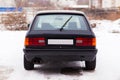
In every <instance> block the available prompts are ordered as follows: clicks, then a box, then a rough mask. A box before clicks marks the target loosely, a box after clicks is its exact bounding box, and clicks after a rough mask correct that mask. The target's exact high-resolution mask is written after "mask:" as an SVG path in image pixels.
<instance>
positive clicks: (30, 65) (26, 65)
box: [24, 56, 34, 70]
mask: <svg viewBox="0 0 120 80" xmlns="http://www.w3.org/2000/svg"><path fill="white" fill-rule="evenodd" d="M24 68H25V69H26V70H33V69H34V63H32V62H29V61H27V59H26V58H25V56H24Z"/></svg>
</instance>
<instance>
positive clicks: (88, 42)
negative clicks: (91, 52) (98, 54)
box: [76, 38, 96, 46]
mask: <svg viewBox="0 0 120 80" xmlns="http://www.w3.org/2000/svg"><path fill="white" fill-rule="evenodd" d="M76 46H96V38H76Z"/></svg>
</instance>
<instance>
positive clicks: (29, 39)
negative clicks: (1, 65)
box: [24, 10, 97, 70]
mask: <svg viewBox="0 0 120 80" xmlns="http://www.w3.org/2000/svg"><path fill="white" fill-rule="evenodd" d="M24 45H25V48H24V53H25V54H24V68H25V69H26V70H32V69H34V64H36V63H40V62H41V61H43V62H49V61H58V62H59V61H85V68H86V69H87V70H94V69H95V67H96V53H97V49H96V37H95V35H94V33H93V32H92V30H91V28H90V25H89V23H88V21H87V19H86V17H85V15H84V13H83V12H79V11H66V10H60V11H56V10H54V11H41V12H39V13H38V14H37V15H36V16H35V18H34V20H33V22H32V24H31V25H30V27H29V30H28V32H27V34H26V37H25V44H24Z"/></svg>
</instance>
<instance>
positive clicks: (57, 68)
mask: <svg viewBox="0 0 120 80" xmlns="http://www.w3.org/2000/svg"><path fill="white" fill-rule="evenodd" d="M35 71H37V72H38V73H44V74H47V75H51V74H64V75H83V72H84V71H86V70H84V65H83V63H82V64H81V63H79V62H50V63H46V64H42V65H38V66H35ZM90 72H94V71H90Z"/></svg>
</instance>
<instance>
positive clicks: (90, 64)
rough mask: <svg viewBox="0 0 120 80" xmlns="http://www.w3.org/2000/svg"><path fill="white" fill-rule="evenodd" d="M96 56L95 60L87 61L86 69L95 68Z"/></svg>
mask: <svg viewBox="0 0 120 80" xmlns="http://www.w3.org/2000/svg"><path fill="white" fill-rule="evenodd" d="M95 67H96V58H95V59H94V60H93V61H85V70H95Z"/></svg>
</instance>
